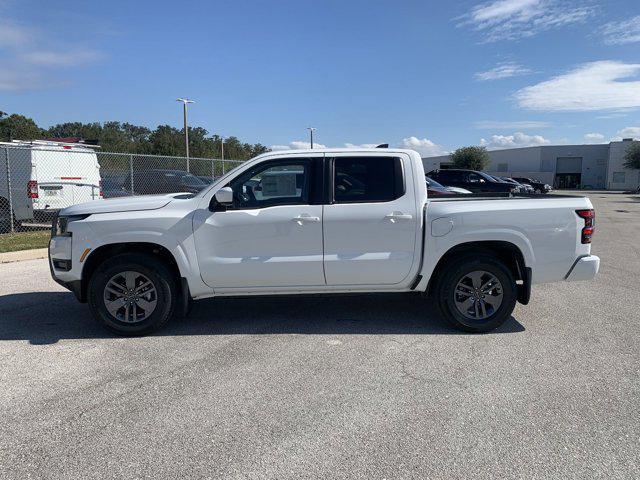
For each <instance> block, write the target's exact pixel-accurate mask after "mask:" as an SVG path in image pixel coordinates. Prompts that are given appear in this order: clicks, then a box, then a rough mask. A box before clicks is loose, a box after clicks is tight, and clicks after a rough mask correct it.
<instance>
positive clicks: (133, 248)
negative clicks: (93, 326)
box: [79, 242, 186, 302]
mask: <svg viewBox="0 0 640 480" xmlns="http://www.w3.org/2000/svg"><path fill="white" fill-rule="evenodd" d="M122 253H144V254H148V255H152V256H155V257H157V258H159V259H160V260H161V261H162V262H163V263H164V264H165V265H166V266H167V267H168V268H169V270H170V271H171V273H173V274H174V275H175V277H176V285H177V287H178V289H179V290H182V289H184V288H185V287H184V285H185V284H186V282H184V281H182V280H181V279H182V275H181V273H180V267H179V266H178V262H177V261H176V258H175V256H174V255H173V254H172V253H171V252H170V251H169V249H167V248H166V247H164V246H162V245H159V244H157V243H151V242H125V243H109V244H106V245H102V246H100V247H98V248H96V249H95V250H93V251H92V252H91V253H90V254H89V255H88V256H87V258H86V259H85V261H84V265H83V266H82V277H81V278H82V280H81V283H80V291H79V297H80V298H79V300H80V301H81V302H86V300H87V287H88V284H89V279H90V278H91V276H92V275H93V273H94V272H95V271H96V269H97V268H98V267H99V266H100V264H101V263H102V262H104V261H105V260H106V259H107V258H111V257H113V256H115V255H119V254H122Z"/></svg>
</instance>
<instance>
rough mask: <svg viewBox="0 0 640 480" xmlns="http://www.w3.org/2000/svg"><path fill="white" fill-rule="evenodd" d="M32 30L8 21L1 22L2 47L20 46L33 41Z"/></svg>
mask: <svg viewBox="0 0 640 480" xmlns="http://www.w3.org/2000/svg"><path fill="white" fill-rule="evenodd" d="M33 38H34V36H33V33H32V32H31V30H29V29H27V28H25V27H22V26H20V25H15V24H13V23H9V22H7V21H1V22H0V48H20V47H24V46H25V45H28V44H29V43H31V42H32V41H33Z"/></svg>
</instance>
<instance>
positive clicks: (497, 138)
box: [480, 132, 551, 150]
mask: <svg viewBox="0 0 640 480" xmlns="http://www.w3.org/2000/svg"><path fill="white" fill-rule="evenodd" d="M550 143H551V141H550V140H548V139H546V138H544V137H543V136H542V135H527V134H525V133H522V132H516V133H514V134H513V135H491V138H489V140H486V139H484V138H481V139H480V145H481V146H483V147H487V148H488V149H489V150H498V149H502V148H517V147H533V146H537V145H548V144H550Z"/></svg>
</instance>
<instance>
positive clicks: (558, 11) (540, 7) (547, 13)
mask: <svg viewBox="0 0 640 480" xmlns="http://www.w3.org/2000/svg"><path fill="white" fill-rule="evenodd" d="M583 3H584V2H583ZM593 13H594V8H593V7H592V6H590V5H586V6H585V5H581V4H580V3H579V2H577V1H561V0H495V1H492V2H486V3H482V4H480V5H476V6H475V7H473V8H472V9H471V11H470V12H469V13H467V14H466V15H464V16H462V17H461V18H460V19H461V20H462V22H461V23H459V25H458V26H464V25H471V26H472V27H473V28H474V29H475V30H476V31H478V32H480V33H481V34H482V35H483V36H484V41H485V42H495V41H498V40H517V39H520V38H527V37H532V36H534V35H537V34H538V33H540V32H542V31H545V30H549V29H552V28H558V27H561V26H564V25H570V24H574V23H581V22H584V21H585V20H586V19H588V18H589V17H590V16H591V15H593Z"/></svg>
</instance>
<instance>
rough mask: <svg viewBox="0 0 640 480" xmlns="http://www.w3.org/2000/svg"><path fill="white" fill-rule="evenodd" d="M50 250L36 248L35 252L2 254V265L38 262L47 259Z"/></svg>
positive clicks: (19, 251)
mask: <svg viewBox="0 0 640 480" xmlns="http://www.w3.org/2000/svg"><path fill="white" fill-rule="evenodd" d="M48 252H49V250H48V249H46V248H36V249H34V250H18V251H17V252H7V253H0V263H12V262H22V261H25V260H37V259H39V258H47V256H48Z"/></svg>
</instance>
